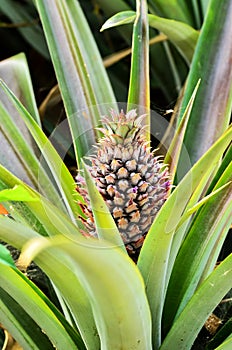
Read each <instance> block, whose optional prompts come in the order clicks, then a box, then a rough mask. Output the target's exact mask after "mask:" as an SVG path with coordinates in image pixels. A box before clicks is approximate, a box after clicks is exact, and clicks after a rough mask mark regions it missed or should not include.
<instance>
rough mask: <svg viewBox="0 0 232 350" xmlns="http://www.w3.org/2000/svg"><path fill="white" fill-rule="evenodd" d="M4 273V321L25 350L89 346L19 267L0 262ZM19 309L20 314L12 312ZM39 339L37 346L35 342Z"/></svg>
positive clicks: (0, 309) (0, 304)
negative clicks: (84, 343) (85, 344)
mask: <svg viewBox="0 0 232 350" xmlns="http://www.w3.org/2000/svg"><path fill="white" fill-rule="evenodd" d="M0 273H1V281H0V295H1V298H0V300H1V301H0V320H1V322H3V324H5V322H6V325H7V326H8V327H9V328H8V329H9V330H10V331H12V335H13V336H14V337H15V338H16V339H17V340H18V341H19V342H20V344H21V345H22V346H23V348H24V349H28V350H29V349H31V348H33V349H34V348H36V349H37V348H38V349H43V346H44V348H45V349H49V350H51V349H53V348H54V346H56V347H57V348H60V349H65V347H66V349H67V347H68V349H73V350H74V349H75V350H76V349H83V350H84V349H85V347H84V345H83V342H82V340H81V338H80V336H79V335H78V333H77V332H75V331H74V330H73V329H71V327H70V326H69V324H68V323H67V321H66V320H65V319H64V317H63V316H62V315H61V314H60V313H59V312H58V311H57V310H56V309H55V307H53V306H52V304H51V302H50V301H49V300H48V299H47V298H46V297H45V295H44V294H43V293H41V291H40V290H39V289H38V288H37V287H36V286H35V285H34V284H33V283H31V282H30V281H29V280H28V279H27V278H26V277H25V276H24V275H23V274H22V273H21V272H20V271H19V270H17V269H16V268H12V267H11V266H9V265H7V264H4V263H1V261H0ZM15 310H17V311H18V313H17V314H15V315H14V314H13V315H12V313H13V311H15ZM19 316H20V317H19ZM22 316H24V317H25V319H24V320H22V319H21V317H22ZM9 318H10V319H9ZM12 318H13V322H12ZM29 325H30V327H29ZM44 327H45V328H46V335H45V332H44V331H43V329H44ZM57 334H59V337H57ZM48 337H49V338H50V340H51V342H52V343H50V341H49V339H48ZM36 339H37V342H38V344H37V345H35V343H34V342H35V341H36ZM40 342H41V343H40ZM42 345H43V346H42Z"/></svg>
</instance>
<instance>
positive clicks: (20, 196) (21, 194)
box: [0, 185, 38, 202]
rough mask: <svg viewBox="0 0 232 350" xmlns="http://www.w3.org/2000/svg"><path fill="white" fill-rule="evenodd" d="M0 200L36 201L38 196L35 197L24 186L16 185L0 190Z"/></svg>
mask: <svg viewBox="0 0 232 350" xmlns="http://www.w3.org/2000/svg"><path fill="white" fill-rule="evenodd" d="M0 201H1V202H3V201H22V202H31V201H38V198H35V197H34V196H33V195H32V193H31V192H29V191H28V190H27V189H26V188H25V187H23V186H20V185H18V186H17V185H16V186H14V187H13V188H12V189H6V190H2V191H0Z"/></svg>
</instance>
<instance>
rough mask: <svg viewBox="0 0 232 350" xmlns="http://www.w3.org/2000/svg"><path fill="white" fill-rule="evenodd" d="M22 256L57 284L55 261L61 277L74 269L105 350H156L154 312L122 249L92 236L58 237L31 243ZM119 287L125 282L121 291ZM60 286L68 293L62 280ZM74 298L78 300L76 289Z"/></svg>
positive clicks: (142, 285)
mask: <svg viewBox="0 0 232 350" xmlns="http://www.w3.org/2000/svg"><path fill="white" fill-rule="evenodd" d="M24 256H25V257H26V259H28V258H29V259H30V260H31V259H33V260H35V261H36V262H37V263H38V265H40V264H41V266H43V270H44V271H45V272H46V273H47V274H48V275H49V276H50V277H51V278H52V279H53V280H54V282H55V283H56V279H57V275H58V274H54V273H53V269H52V264H51V262H52V261H56V268H57V269H58V270H59V274H61V275H62V276H64V275H65V274H66V273H69V274H70V272H71V273H73V274H74V275H75V279H76V280H79V281H80V283H81V284H82V285H83V287H84V288H85V291H86V294H87V296H88V298H89V300H90V303H91V305H92V308H93V314H94V318H95V321H96V326H97V329H98V332H99V336H100V341H101V348H102V349H118V350H119V349H133V350H134V349H147V350H151V349H152V347H151V320H150V310H149V306H148V302H147V298H146V294H145V289H144V284H143V279H142V278H141V275H140V273H139V270H138V269H137V267H136V265H135V264H134V263H133V262H132V261H131V259H130V258H129V257H128V256H127V255H126V254H124V253H122V250H121V249H120V248H117V247H115V246H114V247H112V244H111V243H110V244H109V243H107V242H105V241H100V240H96V239H93V238H91V239H88V238H85V237H80V238H78V239H77V238H74V237H73V239H72V240H70V239H68V238H67V237H58V236H57V237H56V238H55V237H54V238H52V239H51V238H50V239H44V238H43V239H36V240H33V241H31V242H28V244H27V245H26V246H25V247H24V249H23V252H22V256H21V257H22V260H23V259H24ZM61 256H62V259H60V257H61ZM67 270H68V271H67ZM73 283H76V282H75V280H72V284H73ZM118 286H123V288H121V289H120V292H119V290H118ZM61 290H63V295H64V297H65V292H66V290H67V287H65V286H64V284H63V286H61ZM106 295H107V298H106V297H105V296H106ZM72 298H73V299H76V297H75V289H73V288H72ZM95 349H96V347H95Z"/></svg>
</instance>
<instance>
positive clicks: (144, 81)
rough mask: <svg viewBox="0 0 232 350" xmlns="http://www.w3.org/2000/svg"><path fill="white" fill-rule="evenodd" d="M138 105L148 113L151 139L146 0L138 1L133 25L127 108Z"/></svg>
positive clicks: (146, 121) (140, 109)
mask: <svg viewBox="0 0 232 350" xmlns="http://www.w3.org/2000/svg"><path fill="white" fill-rule="evenodd" d="M134 107H136V108H137V109H138V114H139V115H141V114H144V113H145V114H146V119H144V124H145V125H146V138H147V139H148V140H149V139H150V116H149V113H150V79H149V26H148V14H147V3H146V1H140V0H137V1H136V18H135V22H134V26H133V36H132V56H131V72H130V84H129V91H128V100H127V110H130V109H132V108H134Z"/></svg>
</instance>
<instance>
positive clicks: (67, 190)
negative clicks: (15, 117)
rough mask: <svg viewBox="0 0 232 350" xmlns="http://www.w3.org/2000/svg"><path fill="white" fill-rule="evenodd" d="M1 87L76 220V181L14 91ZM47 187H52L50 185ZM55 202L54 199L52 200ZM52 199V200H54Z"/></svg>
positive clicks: (67, 208) (1, 83) (4, 86)
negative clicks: (74, 198)
mask: <svg viewBox="0 0 232 350" xmlns="http://www.w3.org/2000/svg"><path fill="white" fill-rule="evenodd" d="M0 86H1V87H2V89H3V90H4V91H5V93H6V94H7V96H8V97H9V98H10V99H11V101H12V102H13V103H14V105H15V107H16V108H17V110H18V111H19V113H20V115H21V117H22V118H23V120H24V122H25V124H26V125H27V127H28V129H29V131H30V132H31V134H32V136H33V138H34V140H35V142H36V143H37V145H38V147H39V148H40V151H41V152H42V154H43V156H44V160H45V162H46V163H47V165H48V166H49V168H50V170H51V173H52V176H53V178H54V181H55V182H56V185H57V187H58V189H59V191H60V194H61V199H62V201H63V202H64V205H65V206H66V210H67V211H68V213H69V215H70V217H71V218H72V219H73V220H75V218H74V215H73V212H75V211H76V205H75V203H74V201H73V189H74V181H73V178H72V176H71V174H70V172H69V171H68V169H67V168H66V166H65V164H64V162H63V160H62V159H61V158H60V156H59V155H58V153H57V152H56V150H55V148H54V147H53V146H52V144H51V142H50V141H49V140H48V138H47V137H46V135H45V134H44V133H43V131H42V130H41V128H40V127H39V126H38V124H37V123H36V122H35V121H34V119H33V118H32V116H31V115H30V114H29V112H28V111H27V110H26V109H25V107H24V106H23V105H22V103H21V102H20V101H19V100H18V99H17V97H16V96H15V95H14V94H13V93H12V91H11V90H10V89H9V88H8V87H7V86H6V85H5V84H4V83H3V82H1V81H0ZM38 185H41V184H40V173H38ZM47 186H50V184H49V183H48V184H47ZM52 199H53V200H54V198H52ZM52 199H51V200H52Z"/></svg>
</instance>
